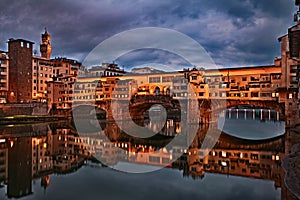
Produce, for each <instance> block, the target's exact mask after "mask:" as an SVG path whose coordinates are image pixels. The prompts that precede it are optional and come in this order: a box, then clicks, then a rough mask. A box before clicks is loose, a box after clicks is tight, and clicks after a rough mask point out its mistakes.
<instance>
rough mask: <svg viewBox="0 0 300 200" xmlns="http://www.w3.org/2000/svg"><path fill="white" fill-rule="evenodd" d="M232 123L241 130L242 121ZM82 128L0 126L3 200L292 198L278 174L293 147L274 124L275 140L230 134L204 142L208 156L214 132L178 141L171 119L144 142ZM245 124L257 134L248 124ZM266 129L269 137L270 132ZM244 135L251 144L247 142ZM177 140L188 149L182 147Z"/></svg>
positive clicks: (87, 124)
mask: <svg viewBox="0 0 300 200" xmlns="http://www.w3.org/2000/svg"><path fill="white" fill-rule="evenodd" d="M152 120H153V119H152ZM230 120H233V119H230ZM235 120H236V121H235V122H236V123H237V124H239V125H240V124H241V123H240V121H239V120H240V119H235ZM243 120H245V119H243ZM81 123H82V124H81V125H79V126H80V127H76V124H74V123H73V122H71V121H60V122H52V123H42V124H33V125H10V126H1V127H0V132H1V137H0V181H1V188H0V199H7V198H22V199H172V200H174V199H289V198H291V197H292V196H293V194H292V193H291V192H290V191H289V190H288V188H287V187H286V184H285V181H284V179H285V171H284V170H283V168H282V167H281V162H282V159H283V158H284V157H285V156H286V155H287V154H286V152H289V151H288V150H287V149H286V148H288V147H289V144H287V143H288V142H289V141H290V140H288V139H286V138H287V137H288V135H287V134H282V132H281V131H282V125H281V122H280V121H278V122H276V123H275V122H272V123H273V127H280V128H279V129H278V130H279V132H278V130H277V129H272V131H273V136H274V137H272V134H270V133H269V132H268V133H267V134H266V135H267V139H266V138H264V139H263V140H261V139H259V140H258V139H256V140H255V138H253V130H252V132H251V130H250V132H249V129H244V130H243V129H235V128H233V130H229V132H231V134H225V133H224V132H223V133H221V132H218V133H220V134H219V135H218V138H217V139H216V140H215V141H214V139H209V141H210V142H212V143H213V144H212V145H211V146H212V147H213V148H212V149H208V148H205V149H203V146H205V145H204V144H205V138H207V137H208V136H207V135H209V132H210V131H212V132H217V130H218V124H210V125H201V126H199V127H198V125H189V126H197V129H195V130H197V132H196V135H194V137H193V138H192V139H190V138H188V137H185V136H182V135H181V133H182V132H183V131H182V124H180V123H179V122H176V121H173V120H170V119H168V120H167V123H166V124H165V126H164V125H163V126H162V125H160V124H158V125H153V123H155V120H154V121H146V122H144V126H145V127H147V128H148V129H149V130H154V131H157V129H161V131H160V132H159V134H156V135H154V136H151V137H149V138H136V137H132V136H130V134H128V133H124V132H123V131H122V130H120V129H119V128H118V124H116V123H114V122H109V123H108V122H101V123H99V122H98V123H97V122H95V121H91V120H86V119H82V121H81ZM124 123H125V124H126V122H124ZM227 123H231V125H230V126H226V123H225V129H226V130H227V129H228V128H229V127H233V126H232V124H234V122H233V121H230V122H227ZM247 123H248V125H249V124H250V123H253V124H254V125H255V126H257V124H256V123H257V122H256V121H255V120H253V119H251V120H250V119H249V121H247ZM260 123H261V124H260V125H261V126H262V127H263V124H262V123H263V122H260ZM264 123H268V122H264ZM77 126H78V124H77ZM93 126H94V127H93ZM267 126H268V128H267V129H271V128H270V127H269V126H270V124H267ZM75 127H76V128H77V129H80V130H78V131H77V130H76V129H75ZM193 130H194V129H193ZM236 130H239V131H240V132H241V131H245V132H246V133H240V134H241V137H240V138H239V137H237V136H239V134H238V133H236V132H235V131H236ZM227 131H228V130H227ZM256 131H257V130H256ZM261 131H265V129H261ZM249 134H250V136H249V137H250V138H248V139H247V138H245V136H247V135H249ZM255 134H258V133H257V132H255ZM261 134H263V132H261ZM174 138H181V139H180V140H179V141H180V142H177V143H174V144H173V145H172V146H169V147H168V146H167V145H168V144H170V143H171V142H172V141H173V140H174ZM182 138H183V139H182ZM182 140H184V141H186V142H187V143H188V144H189V147H186V146H182V144H183V143H182Z"/></svg>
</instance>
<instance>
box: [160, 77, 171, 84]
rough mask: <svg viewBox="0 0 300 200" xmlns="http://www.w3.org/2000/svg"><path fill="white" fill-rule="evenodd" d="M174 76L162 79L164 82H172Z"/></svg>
mask: <svg viewBox="0 0 300 200" xmlns="http://www.w3.org/2000/svg"><path fill="white" fill-rule="evenodd" d="M172 80H173V76H164V77H162V82H164V83H165V82H172Z"/></svg>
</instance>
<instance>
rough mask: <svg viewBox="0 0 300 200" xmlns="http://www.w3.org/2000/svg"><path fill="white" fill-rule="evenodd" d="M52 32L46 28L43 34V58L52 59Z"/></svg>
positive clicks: (41, 50)
mask: <svg viewBox="0 0 300 200" xmlns="http://www.w3.org/2000/svg"><path fill="white" fill-rule="evenodd" d="M50 38H51V37H50V34H49V33H48V32H47V29H46V28H45V33H43V34H42V43H41V45H40V52H41V56H42V57H43V58H47V59H50V56H51V53H52V45H51V44H50Z"/></svg>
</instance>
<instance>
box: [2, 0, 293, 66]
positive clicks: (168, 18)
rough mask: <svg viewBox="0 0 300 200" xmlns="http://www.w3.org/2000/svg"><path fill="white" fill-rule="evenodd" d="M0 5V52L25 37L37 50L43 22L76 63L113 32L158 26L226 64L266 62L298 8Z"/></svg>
mask: <svg viewBox="0 0 300 200" xmlns="http://www.w3.org/2000/svg"><path fill="white" fill-rule="evenodd" d="M0 5H1V6H0V22H1V23H0V33H1V34H0V49H2V50H7V43H6V42H7V40H8V39H9V38H24V39H28V40H31V41H33V42H35V43H36V46H35V49H37V50H39V47H38V44H39V43H40V34H41V33H42V32H43V31H44V27H47V29H48V32H49V33H50V34H51V36H52V45H53V54H52V56H53V57H54V56H66V57H69V58H73V59H77V60H79V61H81V62H82V61H84V59H85V57H86V56H87V55H88V54H89V52H91V51H92V50H93V49H94V48H95V47H96V46H97V45H98V44H100V43H101V42H103V41H104V40H106V39H108V38H110V37H112V36H113V35H115V34H118V33H120V32H123V31H127V30H130V29H135V28H143V27H161V28H168V29H172V30H176V31H179V32H181V33H183V34H185V35H187V36H189V37H191V38H192V39H194V40H195V41H197V42H198V43H199V44H200V45H202V47H203V48H204V49H205V50H206V51H207V52H208V54H209V55H210V56H211V57H212V59H213V60H214V62H215V63H216V64H218V65H222V66H225V67H235V66H250V65H264V64H272V62H273V59H274V57H276V56H279V48H280V47H279V43H278V41H277V38H278V37H279V36H281V35H283V34H285V33H286V32H287V28H288V27H289V26H291V25H293V13H294V11H295V10H296V7H295V6H294V1H293V0H209V1H206V0H185V1H178V0H164V1H161V0H151V1H149V0H131V1H129V0H122V1H121V0H120V1H117V0H85V1H81V0H80V1H79V0H63V1H62V0H48V1H44V0H22V1H18V0H1V3H0ZM131 40H132V42H133V43H134V37H132V38H130V41H131ZM99 57H101V55H99ZM166 58H168V59H166ZM99 59H100V60H101V58H99ZM116 61H117V63H119V64H120V65H124V66H125V67H126V68H130V67H134V66H136V65H140V64H145V63H146V64H147V63H160V64H166V65H170V66H176V65H181V64H184V62H185V59H184V58H180V57H179V56H178V55H174V54H172V53H168V52H166V51H162V50H156V49H146V50H140V49H139V50H134V51H132V52H130V53H128V54H126V55H123V56H121V57H120V58H118V59H116Z"/></svg>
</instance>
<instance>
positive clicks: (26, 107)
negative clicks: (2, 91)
mask: <svg viewBox="0 0 300 200" xmlns="http://www.w3.org/2000/svg"><path fill="white" fill-rule="evenodd" d="M12 115H35V116H45V115H48V106H47V104H45V103H6V104H0V116H12Z"/></svg>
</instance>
